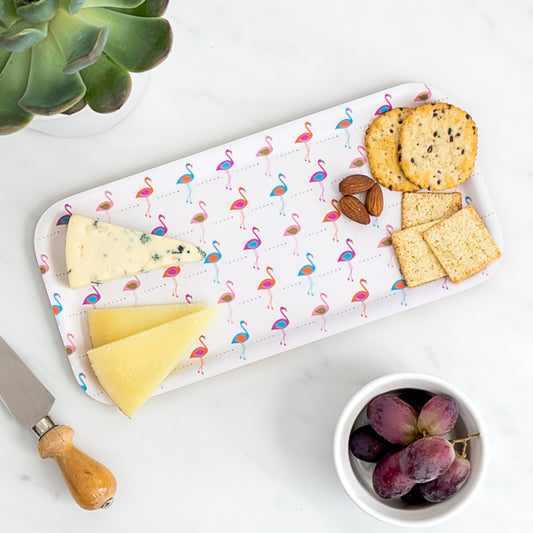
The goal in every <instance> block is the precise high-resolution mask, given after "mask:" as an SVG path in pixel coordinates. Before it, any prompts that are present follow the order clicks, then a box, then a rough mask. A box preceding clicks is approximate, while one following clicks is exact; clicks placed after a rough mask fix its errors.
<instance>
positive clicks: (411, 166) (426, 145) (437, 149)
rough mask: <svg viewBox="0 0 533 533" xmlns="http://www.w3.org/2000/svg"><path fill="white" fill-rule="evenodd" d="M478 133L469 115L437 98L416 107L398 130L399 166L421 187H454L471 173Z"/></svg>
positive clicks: (435, 188) (435, 189) (432, 188)
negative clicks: (437, 101) (434, 101)
mask: <svg viewBox="0 0 533 533" xmlns="http://www.w3.org/2000/svg"><path fill="white" fill-rule="evenodd" d="M477 136H478V133H477V127H476V125H475V123H474V121H473V120H472V117H470V115H469V114H468V113H466V112H465V111H463V110H462V109H459V108H458V107H455V106H453V105H450V104H446V103H442V102H439V103H434V104H426V105H423V106H421V107H418V108H415V109H413V110H412V111H411V113H410V114H409V116H407V117H406V118H405V120H404V122H403V125H402V128H401V131H400V146H399V148H398V151H399V157H400V167H401V169H402V170H403V173H404V174H405V177H406V178H407V179H409V180H410V181H412V182H413V183H415V184H416V185H417V186H418V187H420V188H421V189H431V190H434V191H442V190H444V189H450V188H452V187H455V186H457V185H459V184H460V183H463V182H464V181H465V180H466V179H468V178H469V177H470V174H471V173H472V170H473V168H474V163H475V160H476V152H477Z"/></svg>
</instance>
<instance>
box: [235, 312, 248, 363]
mask: <svg viewBox="0 0 533 533" xmlns="http://www.w3.org/2000/svg"><path fill="white" fill-rule="evenodd" d="M239 326H240V328H241V331H239V333H237V334H236V335H235V336H234V337H233V339H232V340H231V344H240V346H241V352H240V353H239V359H243V360H245V359H246V342H247V341H248V339H249V338H250V334H249V333H248V330H247V329H246V327H245V326H248V323H247V322H246V321H245V320H241V321H240V322H239Z"/></svg>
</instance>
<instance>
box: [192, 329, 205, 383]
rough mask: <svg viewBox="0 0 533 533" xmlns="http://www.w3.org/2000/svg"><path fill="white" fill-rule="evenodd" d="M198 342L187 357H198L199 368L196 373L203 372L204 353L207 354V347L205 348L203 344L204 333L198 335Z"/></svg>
mask: <svg viewBox="0 0 533 533" xmlns="http://www.w3.org/2000/svg"><path fill="white" fill-rule="evenodd" d="M198 342H199V343H200V345H199V346H196V347H195V348H194V349H193V351H192V352H191V355H190V356H189V359H200V368H198V370H197V371H196V372H197V373H198V374H203V373H204V355H206V354H207V352H208V351H209V349H208V348H207V345H206V344H205V335H200V336H199V337H198Z"/></svg>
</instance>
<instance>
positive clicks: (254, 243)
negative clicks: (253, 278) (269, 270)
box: [244, 226, 262, 270]
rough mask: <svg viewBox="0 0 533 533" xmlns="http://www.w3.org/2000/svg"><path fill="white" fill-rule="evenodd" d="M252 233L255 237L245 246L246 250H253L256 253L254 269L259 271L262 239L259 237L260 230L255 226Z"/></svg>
mask: <svg viewBox="0 0 533 533" xmlns="http://www.w3.org/2000/svg"><path fill="white" fill-rule="evenodd" d="M252 233H253V234H254V236H253V237H252V238H251V239H250V240H248V241H247V242H246V244H245V245H244V250H252V251H253V252H254V256H255V261H254V264H253V266H252V268H254V269H256V270H259V253H258V252H257V249H258V248H259V247H260V246H261V243H262V241H261V238H260V237H259V228H258V227H256V226H254V227H253V228H252Z"/></svg>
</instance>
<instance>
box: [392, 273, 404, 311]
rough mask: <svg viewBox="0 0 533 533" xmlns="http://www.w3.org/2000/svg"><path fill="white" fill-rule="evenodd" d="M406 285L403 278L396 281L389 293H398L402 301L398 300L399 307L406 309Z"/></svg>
mask: <svg viewBox="0 0 533 533" xmlns="http://www.w3.org/2000/svg"><path fill="white" fill-rule="evenodd" d="M406 289H407V283H406V281H405V280H404V279H403V278H400V279H398V280H396V281H395V282H394V283H393V284H392V287H391V291H400V292H401V294H402V299H401V300H400V305H403V306H405V307H407V293H406V292H405V291H406Z"/></svg>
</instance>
